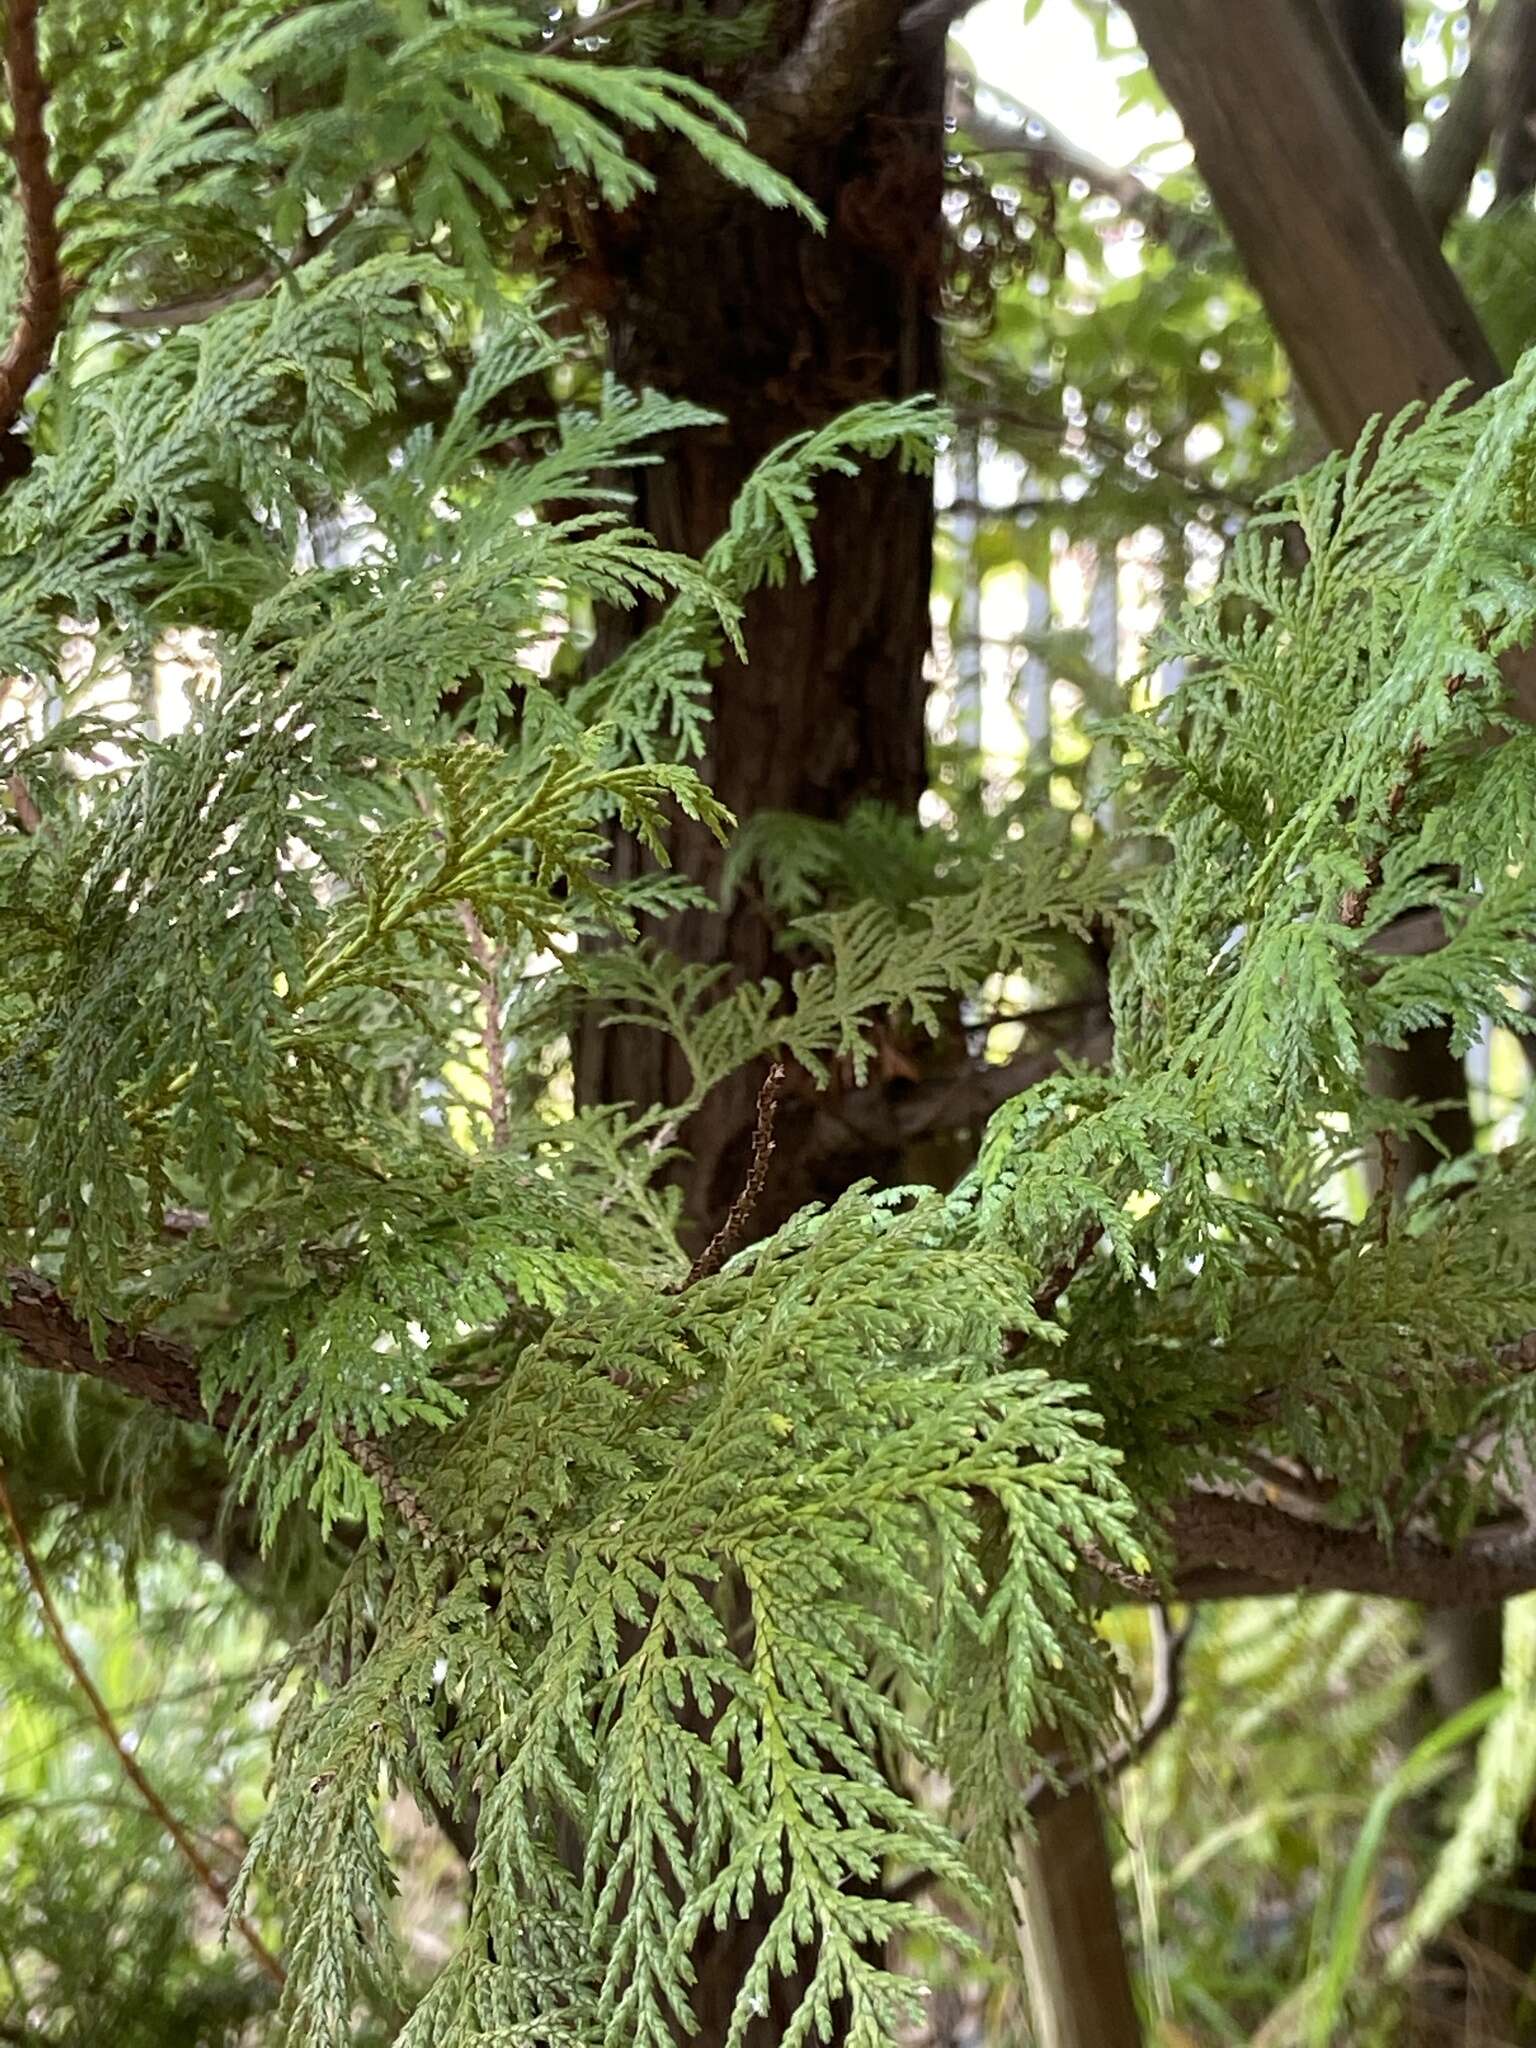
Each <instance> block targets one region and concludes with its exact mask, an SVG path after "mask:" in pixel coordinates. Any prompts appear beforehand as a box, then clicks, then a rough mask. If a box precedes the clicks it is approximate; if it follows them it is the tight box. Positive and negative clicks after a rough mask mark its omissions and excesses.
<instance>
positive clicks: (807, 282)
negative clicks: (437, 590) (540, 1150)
mask: <svg viewBox="0 0 1536 2048" xmlns="http://www.w3.org/2000/svg"><path fill="white" fill-rule="evenodd" d="M783 34H784V38H785V42H784V47H785V48H786V49H787V50H788V51H790V53H791V54H793V53H794V52H795V51H796V49H797V47H798V44H797V35H798V36H803V35H804V34H805V29H804V26H803V23H802V24H792V25H789V26H787V27H786V28H785V29H784V31H783ZM711 82H712V83H717V84H718V83H719V82H720V81H715V80H712V81H711ZM942 94H943V35H942V28H941V29H940V30H939V31H938V32H937V33H935V32H933V31H930V32H929V33H928V34H927V35H926V36H924V37H921V38H918V39H915V40H913V39H903V38H900V37H898V36H896V35H894V34H893V35H891V36H890V38H889V42H888V47H887V52H886V58H885V61H884V62H883V63H882V64H879V65H876V66H872V67H870V69H869V71H868V73H867V75H866V76H865V77H864V78H863V79H862V80H860V81H859V83H858V85H857V87H855V88H854V89H853V91H852V94H851V97H850V100H849V102H848V104H847V106H846V109H845V111H844V113H843V115H842V118H841V120H840V122H839V123H838V124H837V125H836V126H832V125H830V124H829V123H828V122H827V121H826V120H822V121H820V122H819V123H818V124H816V125H815V126H814V127H813V128H812V129H811V131H810V132H809V133H808V134H806V135H804V136H803V138H802V137H797V135H796V133H795V132H794V129H793V124H792V123H791V124H790V127H789V129H788V130H785V129H783V127H782V125H780V126H774V127H771V128H770V132H769V135H768V136H767V137H766V138H765V137H763V136H762V135H761V134H760V133H759V132H758V130H759V128H760V127H761V126H762V124H761V123H759V124H758V126H757V127H755V128H754V142H755V143H757V145H758V146H760V147H761V146H763V142H764V140H765V139H766V140H770V141H776V142H777V155H778V157H779V160H780V161H781V162H782V164H783V167H784V168H785V169H786V170H787V171H788V172H789V173H790V175H791V176H793V177H794V178H795V179H796V180H797V182H799V183H800V185H801V187H802V189H804V190H805V191H806V192H808V193H809V194H810V196H811V197H812V198H813V199H814V200H815V201H816V202H817V203H818V205H819V206H821V208H822V209H823V211H824V212H825V213H826V215H827V220H828V228H827V232H826V234H825V236H818V235H816V234H815V232H814V231H813V230H811V229H810V228H808V227H807V226H806V225H805V223H804V222H802V221H800V220H798V219H797V218H795V217H793V216H791V215H789V214H786V213H770V212H768V211H766V210H765V209H764V208H763V207H762V206H761V204H760V203H758V202H757V201H755V200H753V199H751V198H749V197H746V196H744V195H742V194H739V193H736V192H733V191H728V190H727V189H726V188H725V187H724V186H723V185H721V184H719V183H718V181H713V182H712V183H711V184H710V186H709V187H708V188H707V189H701V188H700V185H699V183H698V181H697V180H696V179H693V178H690V177H688V176H686V175H683V174H681V172H680V173H679V174H678V175H676V176H673V175H671V174H670V173H669V171H668V169H667V167H666V166H665V165H664V166H662V167H660V180H661V184H660V191H659V193H658V195H657V197H656V199H655V200H654V201H652V202H651V203H650V204H649V205H648V206H647V207H646V208H644V209H643V210H637V211H636V212H635V214H634V215H633V216H632V217H631V218H630V219H629V220H628V221H627V222H626V223H625V230H624V232H622V233H621V234H619V235H616V236H615V237H614V238H613V239H612V240H611V241H610V243H609V244H607V245H606V246H605V248H604V250H603V252H602V264H603V279H602V285H603V289H604V292H605V295H606V298H607V302H608V305H609V308H610V310H609V313H608V320H609V332H610V337H611V342H610V362H611V364H612V367H613V368H614V370H615V371H616V372H617V374H618V375H619V376H620V377H621V378H622V379H623V380H624V381H625V382H626V383H628V384H630V385H632V386H635V387H637V388H641V387H647V386H649V387H654V388H656V389H659V390H663V391H668V392H677V393H679V394H686V396H687V397H689V398H690V399H692V400H694V401H695V402H697V403H701V404H704V405H707V406H710V407H711V408H713V409H714V410H716V411H718V412H719V413H721V414H722V415H723V417H724V420H725V422H726V423H725V424H724V425H722V426H720V427H718V428H715V429H713V430H707V431H705V432H702V433H701V432H697V431H696V432H693V433H690V434H688V435H686V436H683V437H680V439H679V440H678V442H677V444H676V445H675V446H674V447H673V448H672V449H671V450H670V451H669V455H668V460H667V461H666V462H665V463H664V464H663V465H660V466H658V467H657V468H655V469H652V470H649V471H644V472H642V473H641V482H640V485H639V502H638V504H637V506H636V517H637V519H638V522H639V523H640V524H642V525H644V526H645V527H646V528H647V529H648V530H649V531H650V532H651V533H653V534H654V535H655V536H656V538H657V540H658V541H660V542H661V543H662V544H663V545H664V546H667V547H675V548H681V549H683V550H685V551H687V552H689V553H692V554H699V553H701V552H702V551H703V550H704V548H705V547H706V546H708V544H709V543H710V542H711V541H713V540H714V539H715V538H716V536H717V535H718V534H719V533H720V532H721V531H722V530H723V529H724V527H725V526H726V524H727V523H728V520H729V517H730V508H731V505H732V502H733V500H734V499H735V497H736V494H737V492H738V491H739V490H740V488H741V485H742V483H743V482H744V481H745V479H746V477H747V476H748V474H749V473H750V471H751V470H752V468H753V467H754V466H755V464H756V463H757V462H758V461H759V460H760V459H761V458H762V457H763V456H764V455H766V454H767V453H768V452H769V451H770V450H771V449H773V448H774V447H776V446H777V445H778V444H779V443H780V442H781V441H783V440H785V439H786V438H787V437H788V436H790V435H792V434H796V433H799V432H802V431H803V430H805V429H806V428H814V427H818V426H821V425H823V424H825V423H826V422H827V421H828V420H831V419H833V418H835V417H836V416H837V415H838V414H839V413H841V412H843V411H846V410H847V408H848V407H849V406H851V405H855V404H857V403H859V402H860V401H862V400H866V399H872V398H900V397H909V396H913V395H915V394H917V393H920V392H931V391H934V390H936V389H937V387H938V384H939V381H940V359H939V335H938V327H937V323H936V321H935V318H934V300H935V296H936V286H937V282H938V265H939V260H940V253H939V252H940V241H939V236H940V227H941V223H940V213H939V207H940V199H941V196H942V147H943V144H942V136H943V126H942ZM818 502H819V510H818V516H817V521H816V527H815V536H814V538H815V548H816V560H817V573H816V577H815V580H814V581H813V582H811V583H809V584H806V583H803V582H802V581H801V580H800V579H799V577H798V576H795V575H791V577H790V578H789V580H788V581H787V582H786V583H785V584H784V585H783V586H782V587H780V588H777V589H769V590H765V591H762V592H760V593H758V594H757V595H756V596H754V597H753V598H752V599H751V600H750V602H749V604H748V607H747V616H746V621H745V633H746V640H747V645H748V647H749V649H750V652H751V660H750V664H744V663H741V662H739V661H737V660H735V659H734V658H727V659H726V660H725V661H724V662H723V663H722V664H721V666H720V667H719V669H718V670H717V671H716V673H715V676H714V679H713V698H712V725H711V728H710V736H709V752H708V756H707V758H706V759H705V761H704V762H703V763H702V768H703V772H704V774H705V777H706V779H707V780H708V781H709V783H710V784H711V786H712V788H713V789H714V790H715V792H716V794H717V795H718V796H719V797H720V798H721V799H722V801H723V802H725V803H726V804H727V805H729V807H730V808H731V810H732V811H733V812H734V813H735V814H736V816H737V818H738V819H741V820H745V819H747V818H749V817H751V816H752V815H753V814H754V813H756V812H759V811H764V810H773V811H789V812H796V813H799V814H801V815H803V816H807V817H812V818H817V819H840V818H843V817H845V816H846V815H847V814H848V812H849V811H850V809H851V808H852V807H853V806H854V805H855V804H856V803H859V802H861V801H867V800H874V801H877V802H880V803H885V804H888V805H890V806H892V807H893V808H894V809H896V810H898V811H903V812H907V813H913V812H915V809H916V805H917V800H918V797H919V796H920V794H921V792H922V789H923V785H924V779H925V751H926V749H925V726H924V707H925V702H926V695H927V685H926V680H925V675H924V663H925V659H926V655H927V650H928V592H929V584H930V577H931V568H932V525H933V512H932V491H931V488H930V485H929V483H928V480H927V479H926V478H925V477H921V476H901V475H898V474H897V473H896V471H895V468H894V465H892V464H882V465H879V466H876V467H871V468H866V469H864V470H862V471H861V472H860V474H859V475H857V476H856V477H847V478H837V479H833V480H831V481H830V482H829V483H828V484H827V486H826V487H825V488H824V489H823V490H822V491H821V492H820V493H819V499H818ZM636 623H643V620H641V621H635V620H632V619H630V618H627V617H626V618H624V619H616V620H613V621H610V622H608V623H607V624H606V626H605V628H604V632H603V635H602V637H601V639H600V643H599V649H598V653H599V657H600V658H606V657H607V656H608V655H609V654H611V653H613V652H616V651H617V647H618V644H619V642H620V639H621V636H622V635H623V634H625V633H627V632H629V631H632V630H634V625H635V624H636ZM672 851H673V855H674V859H675V861H676V863H677V865H678V866H679V867H680V868H681V870H682V871H683V872H684V873H686V874H688V875H690V876H691V877H692V878H693V879H694V880H696V881H698V882H700V883H702V884H703V885H704V887H705V888H706V889H707V890H708V891H709V892H710V894H711V896H712V897H715V898H718V897H719V895H720V891H721V882H722V870H723V866H724V856H723V854H722V851H721V849H720V848H719V847H718V846H716V845H715V843H714V842H713V840H712V839H711V838H710V837H709V835H708V834H707V833H705V832H703V831H702V830H700V829H699V828H698V827H696V826H693V825H691V824H689V823H687V822H682V823H680V824H679V826H678V828H677V830H676V832H675V833H674V836H673V847H672ZM640 861H641V856H640V854H639V851H638V849H637V848H636V847H635V846H634V845H633V843H632V842H626V843H624V844H623V845H621V847H620V851H619V866H620V871H621V872H628V873H633V872H635V871H637V869H638V867H639V864H640ZM655 935H656V937H657V938H658V939H659V940H660V942H661V943H662V944H664V945H665V946H667V947H668V948H670V949H671V950H672V951H673V952H675V953H677V954H678V955H679V956H681V957H682V958H683V959H685V960H692V961H709V962H711V963H713V962H725V963H727V964H728V965H729V967H730V969H731V970H732V973H733V975H735V976H738V977H744V978H757V977H759V976H762V975H764V974H768V973H773V972H778V973H779V974H781V975H782V973H783V961H782V957H781V956H779V955H777V954H776V951H775V944H774V932H773V928H772V925H771V923H770V921H769V920H768V918H767V917H766V916H765V915H764V914H763V911H762V909H761V906H760V904H759V902H758V901H757V899H756V897H755V895H754V893H753V892H752V891H751V889H750V888H748V889H745V890H743V891H741V892H740V893H739V894H738V896H737V898H736V900H735V902H734V903H733V904H732V905H731V906H730V907H729V908H728V909H726V910H724V911H717V910H713V909H711V910H707V911H703V910H700V911H687V912H684V913H682V914H681V915H678V916H676V917H673V918H671V919H668V920H667V921H666V922H665V923H664V924H662V925H661V926H660V927H659V929H658V930H657V931H656V934H655ZM685 1079H686V1077H685V1070H684V1068H683V1066H682V1063H681V1061H680V1059H679V1056H678V1054H677V1052H676V1049H675V1048H674V1047H672V1046H671V1045H670V1043H669V1042H668V1041H666V1040H664V1039H663V1038H661V1037H660V1036H658V1035H657V1034H655V1033H653V1032H649V1031H645V1030H640V1029H635V1028H632V1027H619V1028H610V1029H607V1030H598V1029H591V1030H588V1031H586V1032H585V1033H584V1034H583V1036H582V1037H581V1039H580V1042H579V1044H578V1046H577V1049H576V1086H577V1094H578V1097H579V1099H581V1100H583V1101H587V1102H624V1101H629V1102H637V1103H657V1102H659V1103H667V1102H672V1101H676V1100H677V1099H678V1098H679V1097H680V1096H681V1094H682V1093H683V1092H684V1087H685ZM760 1079H761V1076H760V1075H759V1074H757V1073H753V1072H749V1073H744V1074H742V1075H739V1076H737V1077H735V1078H734V1079H733V1080H731V1081H730V1082H727V1083H726V1084H724V1085H723V1086H722V1087H721V1088H719V1089H718V1090H717V1091H716V1092H715V1094H714V1096H712V1097H711V1099H710V1101H709V1102H708V1103H707V1104H706V1105H705V1107H704V1109H703V1111H702V1112H701V1113H700V1114H699V1115H698V1116H696V1117H695V1118H694V1119H693V1120H692V1122H691V1123H690V1125H689V1129H688V1132H687V1143H688V1148H689V1151H690V1154H691V1158H692V1165H691V1167H690V1169H689V1173H688V1182H687V1189H686V1200H687V1207H688V1211H689V1215H690V1219H691V1221H692V1224H693V1226H694V1229H695V1231H696V1233H699V1234H704V1233H707V1231H708V1230H709V1229H710V1228H712V1227H713V1226H714V1225H715V1224H717V1223H718V1221H719V1220H720V1218H721V1217H722V1216H723V1214H724V1213H725V1211H726V1209H727V1208H728V1207H729V1205H730V1202H731V1200H732V1198H733V1197H734V1195H735V1193H736V1191H737V1188H738V1187H739V1185H740V1180H741V1175H742V1173H743V1171H744V1169H745V1166H746V1162H747V1153H748V1147H749V1142H750V1133H751V1127H752V1121H753V1115H754V1105H755V1101H756V1095H757V1089H758V1085H759V1082H760ZM810 1121H811V1105H810V1104H809V1103H808V1102H801V1101H798V1100H796V1099H795V1098H794V1097H793V1095H792V1096H791V1098H790V1099H789V1100H787V1101H786V1102H785V1103H784V1105H783V1107H782V1109H781V1112H780V1135H779V1146H778V1151H777V1153H776V1156H775V1162H774V1168H773V1172H772V1176H771V1180H770V1185H769V1188H768V1190H767V1193H766V1195H765V1199H764V1201H763V1203H762V1204H761V1205H760V1208H759V1212H758V1222H759V1227H760V1228H762V1229H768V1228H771V1227H773V1226H774V1225H775V1224H776V1223H778V1222H780V1221H782V1220H783V1218H784V1217H786V1216H787V1215H789V1214H790V1213H792V1211H793V1210H794V1209H795V1208H797V1207H798V1206H800V1205H801V1203H803V1202H804V1201H806V1200H809V1199H812V1198H813V1197H815V1196H817V1195H824V1194H828V1193H832V1192H835V1191H837V1189H838V1188H840V1187H841V1186H845V1185H847V1183H848V1182H849V1181H851V1180H853V1179H856V1178H858V1177H860V1176H861V1175H863V1174H867V1173H872V1174H875V1175H876V1176H881V1175H886V1176H888V1175H889V1174H891V1173H892V1172H894V1170H895V1169H896V1166H897V1163H898V1158H899V1155H898V1154H897V1153H896V1152H895V1151H891V1152H889V1153H886V1154H877V1155H872V1154H871V1153H870V1151H869V1149H868V1144H867V1141H863V1142H862V1143H856V1144H855V1145H854V1146H853V1147H852V1148H851V1149H850V1151H849V1152H848V1153H847V1154H846V1155H845V1156H843V1157H841V1158H835V1159H828V1158H827V1157H826V1147H825V1145H824V1144H822V1145H818V1146H816V1147H814V1148H813V1147H811V1146H809V1145H808V1144H807V1143H806V1139H807V1135H808V1131H809V1126H810Z"/></svg>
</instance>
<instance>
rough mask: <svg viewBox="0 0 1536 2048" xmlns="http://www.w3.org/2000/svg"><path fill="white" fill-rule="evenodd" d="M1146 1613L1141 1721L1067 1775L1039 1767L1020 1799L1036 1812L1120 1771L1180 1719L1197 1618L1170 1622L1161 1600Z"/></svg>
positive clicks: (1137, 1758)
mask: <svg viewBox="0 0 1536 2048" xmlns="http://www.w3.org/2000/svg"><path fill="white" fill-rule="evenodd" d="M1150 1619H1151V1623H1152V1692H1151V1696H1150V1698H1149V1699H1148V1701H1147V1705H1146V1710H1145V1712H1144V1713H1143V1714H1142V1717H1141V1724H1140V1726H1139V1727H1138V1728H1136V1729H1135V1730H1134V1731H1133V1732H1132V1733H1130V1734H1128V1735H1125V1736H1122V1738H1121V1739H1120V1741H1118V1742H1117V1743H1115V1744H1114V1746H1113V1747H1112V1748H1110V1749H1108V1750H1106V1751H1105V1753H1104V1754H1103V1756H1100V1757H1096V1758H1095V1759H1094V1760H1093V1762H1092V1763H1089V1764H1085V1765H1083V1766H1081V1767H1080V1768H1079V1769H1077V1770H1074V1771H1069V1772H1067V1774H1066V1775H1065V1776H1062V1775H1061V1774H1060V1773H1057V1774H1056V1775H1055V1776H1053V1775H1051V1774H1050V1773H1049V1772H1046V1771H1040V1772H1038V1773H1037V1774H1036V1776H1035V1777H1034V1778H1033V1779H1032V1780H1031V1782H1030V1784H1029V1787H1028V1789H1027V1790H1026V1792H1025V1794H1024V1804H1025V1806H1026V1807H1027V1808H1028V1810H1029V1811H1030V1812H1031V1813H1039V1812H1040V1811H1041V1810H1042V1809H1043V1808H1045V1807H1048V1806H1052V1805H1054V1804H1055V1803H1056V1801H1058V1800H1060V1799H1065V1798H1066V1797H1067V1795H1068V1794H1069V1793H1071V1792H1075V1791H1077V1790H1078V1789H1079V1788H1080V1787H1081V1786H1084V1785H1097V1784H1102V1783H1103V1781H1104V1780H1105V1779H1106V1778H1117V1777H1119V1775H1120V1773H1121V1772H1122V1771H1123V1770H1126V1769H1127V1768H1128V1767H1129V1766H1130V1765H1131V1764H1134V1763H1139V1762H1140V1761H1141V1759H1142V1758H1143V1757H1144V1756H1145V1755H1146V1753H1147V1751H1148V1750H1149V1749H1150V1748H1151V1747H1152V1745H1153V1743H1154V1742H1156V1740H1157V1738H1158V1737H1159V1736H1160V1735H1163V1734H1165V1733H1166V1732H1167V1730H1168V1729H1170V1728H1171V1727H1172V1726H1173V1724H1174V1722H1175V1721H1176V1720H1177V1719H1178V1715H1179V1708H1180V1707H1181V1705H1182V1704H1183V1700H1184V1683H1183V1681H1184V1652H1185V1651H1186V1649H1187V1648H1188V1647H1189V1639H1190V1636H1191V1635H1192V1634H1193V1633H1194V1626H1195V1619H1194V1616H1193V1615H1192V1614H1191V1615H1189V1616H1187V1617H1186V1619H1185V1620H1184V1621H1182V1622H1181V1623H1180V1624H1179V1626H1178V1627H1177V1628H1174V1627H1173V1625H1172V1623H1171V1622H1170V1621H1169V1619H1168V1610H1167V1608H1166V1607H1164V1606H1163V1604H1162V1602H1161V1601H1157V1602H1155V1603H1154V1605H1153V1608H1152V1613H1151V1617H1150Z"/></svg>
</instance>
